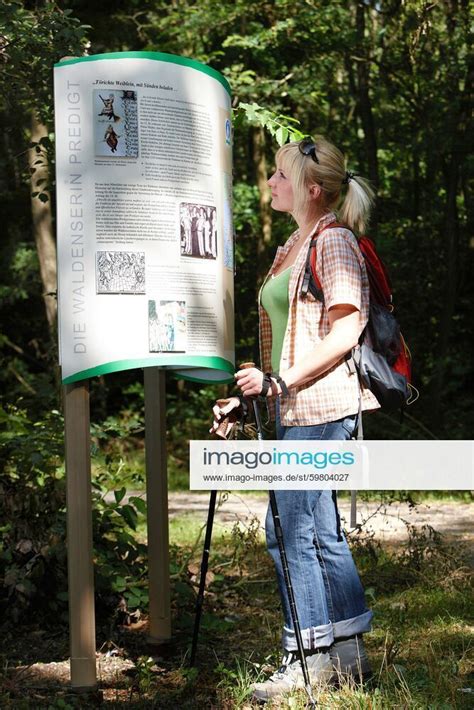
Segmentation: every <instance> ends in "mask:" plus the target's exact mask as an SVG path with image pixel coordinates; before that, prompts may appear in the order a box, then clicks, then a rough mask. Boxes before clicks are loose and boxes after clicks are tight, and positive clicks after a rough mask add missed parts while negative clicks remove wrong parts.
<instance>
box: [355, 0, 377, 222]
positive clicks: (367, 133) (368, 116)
mask: <svg viewBox="0 0 474 710" xmlns="http://www.w3.org/2000/svg"><path fill="white" fill-rule="evenodd" d="M365 8H366V6H365V4H364V3H362V2H360V1H359V2H358V3H357V8H356V32H357V45H358V53H359V55H360V57H361V59H359V60H358V61H357V65H356V66H357V94H358V95H357V104H358V111H359V116H360V120H361V122H362V128H363V131H364V141H365V149H366V152H367V166H368V177H369V179H370V181H371V182H372V184H373V186H374V188H375V190H377V189H378V186H379V165H378V158H377V135H376V130H375V121H374V116H373V112H372V101H371V98H370V94H369V86H370V57H369V55H368V52H367V51H366V47H365ZM376 231H377V214H376V210H374V213H373V216H372V220H371V232H372V234H373V236H375V234H376Z"/></svg>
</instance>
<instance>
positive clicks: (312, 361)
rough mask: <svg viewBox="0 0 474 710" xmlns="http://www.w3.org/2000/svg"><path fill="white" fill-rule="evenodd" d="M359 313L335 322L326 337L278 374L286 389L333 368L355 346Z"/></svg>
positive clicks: (357, 335)
mask: <svg viewBox="0 0 474 710" xmlns="http://www.w3.org/2000/svg"><path fill="white" fill-rule="evenodd" d="M358 325H359V313H358V311H356V312H355V313H354V314H352V313H351V314H350V315H347V316H345V317H344V318H341V319H339V320H336V321H335V322H334V323H333V325H332V328H331V330H330V332H329V333H328V334H327V336H326V337H325V338H324V339H323V340H321V342H320V343H318V345H317V347H315V348H314V349H312V350H310V351H309V352H307V353H306V354H305V355H303V357H302V358H300V359H299V360H298V361H297V362H296V363H295V364H294V365H292V367H290V368H288V370H284V371H282V372H280V376H281V378H282V379H283V380H284V381H285V383H286V385H287V387H288V388H291V387H298V386H300V385H303V384H304V383H305V382H308V381H309V380H313V379H314V378H315V377H319V375H322V374H323V373H324V372H326V371H327V370H329V369H330V368H331V367H333V366H334V365H335V364H336V363H337V362H339V360H340V359H341V358H342V357H344V356H345V355H346V354H347V353H348V352H350V350H352V348H353V347H355V345H357V342H358V337H359V327H358Z"/></svg>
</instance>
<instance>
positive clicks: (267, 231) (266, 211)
mask: <svg viewBox="0 0 474 710" xmlns="http://www.w3.org/2000/svg"><path fill="white" fill-rule="evenodd" d="M252 142H253V163H254V167H255V174H256V178H257V187H258V192H259V200H258V202H259V209H260V223H261V225H262V234H261V236H259V238H258V240H257V280H258V284H260V282H261V280H262V278H263V274H264V272H265V271H266V269H267V264H265V263H263V260H262V258H261V257H262V256H263V255H264V253H265V250H266V249H267V248H268V246H269V245H270V242H271V239H272V210H271V207H270V202H271V194H270V189H269V187H268V185H267V180H268V175H267V170H268V166H267V159H266V157H265V135H264V132H263V128H255V129H254V130H253V131H252ZM262 269H263V270H262Z"/></svg>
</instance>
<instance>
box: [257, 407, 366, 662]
mask: <svg viewBox="0 0 474 710" xmlns="http://www.w3.org/2000/svg"><path fill="white" fill-rule="evenodd" d="M356 419H357V417H356V415H354V416H350V417H345V418H344V419H339V420H338V421H335V422H328V423H327V424H316V425H313V426H291V427H283V426H281V425H280V421H279V412H278V408H277V439H283V440H298V439H299V440H301V439H303V440H318V439H319V440H343V439H350V438H351V435H352V432H353V431H354V429H355V425H356ZM275 495H276V500H277V505H278V512H279V515H280V520H281V525H282V529H283V540H284V544H285V550H286V555H287V558H288V567H289V572H290V578H291V583H292V586H293V590H294V594H295V600H296V608H297V611H298V618H299V623H300V627H301V634H302V637H303V644H304V647H305V648H308V649H315V648H321V647H325V646H330V645H331V644H332V643H333V641H334V640H337V639H338V638H343V637H345V636H352V635H354V634H361V633H364V632H366V631H370V628H371V619H372V612H371V611H369V610H368V609H367V607H366V604H365V597H364V589H363V587H362V584H361V582H360V579H359V575H358V573H357V569H356V566H355V564H354V560H353V559H352V555H351V552H350V550H349V546H348V544H347V541H346V539H345V537H344V534H343V532H342V531H341V529H340V519H339V512H338V509H337V497H336V491H304V490H299V491H287V490H282V491H275ZM265 528H266V536H267V546H268V551H269V553H270V555H271V556H272V558H273V561H274V563H275V568H276V573H277V578H278V587H279V590H280V596H281V601H282V606H283V614H284V618H285V626H284V629H283V648H284V649H287V650H290V651H294V650H296V649H297V645H296V638H295V633H294V630H293V622H292V619H291V613H290V606H289V602H288V595H287V591H286V586H285V581H284V577H283V569H282V565H281V559H280V552H279V549H278V543H277V539H276V535H275V528H274V525H273V517H272V514H271V510H270V507H269V508H268V511H267V518H266V525H265Z"/></svg>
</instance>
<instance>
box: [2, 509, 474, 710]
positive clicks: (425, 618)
mask: <svg viewBox="0 0 474 710" xmlns="http://www.w3.org/2000/svg"><path fill="white" fill-rule="evenodd" d="M202 523H203V520H202V518H201V516H200V515H197V514H196V515H195V514H190V513H187V514H184V515H181V516H179V517H176V518H174V519H173V520H172V521H171V527H170V541H171V557H172V572H173V575H172V611H173V641H172V643H171V644H170V645H168V646H163V647H160V648H159V649H155V650H154V652H151V649H150V647H148V646H147V645H146V639H145V637H144V634H143V632H140V631H138V630H130V629H129V630H127V629H123V628H115V629H111V628H110V625H109V624H105V623H104V624H102V626H101V625H100V623H99V641H98V646H100V645H101V644H102V643H106V644H108V646H107V647H108V648H115V649H117V657H118V658H119V659H124V660H125V659H127V660H128V661H129V662H130V661H132V662H133V664H132V669H131V670H130V671H127V674H125V672H124V671H123V669H122V670H121V671H120V672H119V671H117V674H116V677H106V676H104V677H103V679H102V687H103V691H104V699H103V706H105V707H107V706H109V707H114V708H163V709H165V708H173V710H174V709H175V708H180V709H182V710H185V709H187V708H189V709H193V710H194V709H195V710H201V709H207V708H209V709H211V710H213V709H214V710H230V709H231V708H235V709H236V710H249V708H254V707H255V708H256V707H257V706H256V705H253V704H252V702H251V700H250V686H251V684H252V683H253V682H255V681H257V680H261V679H264V678H265V677H266V676H267V675H268V674H269V672H271V671H272V670H273V669H274V668H275V667H276V666H277V665H278V662H279V656H280V631H281V628H280V627H281V617H280V611H279V600H278V595H277V592H276V584H275V581H274V572H273V569H272V565H271V562H270V560H269V557H268V555H267V553H266V551H265V546H264V541H263V537H262V532H261V530H259V529H258V526H257V525H256V523H255V522H254V521H251V522H250V523H249V524H248V525H247V526H243V525H242V524H240V525H235V526H233V527H231V526H229V525H227V526H224V525H216V527H215V532H214V535H213V542H212V549H211V556H210V567H209V569H210V571H211V573H212V574H211V575H210V579H209V583H208V587H207V592H206V597H205V604H204V613H203V618H202V626H201V634H200V642H199V649H198V659H197V662H198V667H197V668H189V667H188V666H187V660H186V659H187V656H188V653H189V643H190V637H191V633H192V625H193V613H194V603H195V597H196V578H195V572H196V567H197V566H198V563H199V561H200V554H201V549H202V539H201V540H200V539H199V537H200V536H201V538H202ZM139 534H141V535H142V534H143V530H141V531H140V532H139ZM464 553H465V551H463V549H462V548H461V547H459V546H456V547H453V546H451V545H448V544H446V543H445V542H444V541H443V539H442V538H441V537H440V536H436V535H435V536H433V535H432V534H430V533H429V531H424V532H423V533H418V534H417V535H416V536H415V537H413V536H412V538H411V539H410V540H409V542H408V543H407V544H404V545H402V546H400V547H399V548H398V549H396V550H395V551H394V550H393V549H392V548H391V549H388V548H386V549H384V548H383V547H380V546H376V545H374V543H373V541H372V540H371V538H370V537H367V538H365V539H362V540H360V539H359V540H358V542H357V546H356V547H355V548H354V554H355V556H356V559H357V563H358V567H359V569H360V572H361V576H362V579H363V582H364V585H365V587H366V590H367V596H368V600H369V603H370V606H371V608H372V609H373V611H374V625H373V631H372V632H371V633H370V634H367V635H366V637H365V641H366V646H367V649H368V653H369V656H370V659H371V662H372V665H373V669H374V680H373V682H372V684H371V685H369V686H366V687H351V686H348V685H345V686H342V687H341V688H340V689H338V690H328V689H326V690H322V691H321V692H320V693H319V694H318V707H319V708H327V709H331V710H332V709H334V708H341V710H351V709H354V710H355V709H357V710H365V709H367V710H385V709H386V708H414V709H418V708H420V709H421V708H430V709H435V708H436V709H439V710H442V709H444V708H460V709H464V708H466V709H467V708H471V707H472V697H473V696H472V686H473V682H472V677H471V676H470V674H471V673H472V670H473V661H472V642H471V641H470V636H469V633H470V631H471V632H472V626H469V624H472V615H471V614H472V596H470V595H469V589H468V581H469V570H468V568H467V566H466V562H465V558H464ZM99 621H100V620H99ZM26 632H27V630H25V634H26ZM62 633H63V635H64V634H66V633H67V629H62ZM13 636H14V634H13ZM13 636H12V638H13ZM16 637H17V640H18V633H17V634H16ZM30 638H31V637H30ZM3 640H4V644H3V646H4V648H3V654H4V663H3V681H4V682H3V690H0V706H1V707H2V708H26V709H27V710H30V709H32V708H36V707H49V708H64V710H68V708H76V707H84V708H87V707H91V706H93V705H95V700H94V699H91V698H87V699H81V698H80V697H77V696H72V695H71V694H68V693H67V691H66V690H65V689H64V688H63V689H62V690H55V691H51V692H50V693H49V694H48V692H46V694H45V693H44V692H42V693H41V692H40V694H39V697H43V698H45V699H44V702H43V700H41V702H40V701H39V700H38V699H36V700H35V697H36V698H37V697H38V691H37V690H36V691H30V690H28V688H26V687H24V686H23V685H22V683H20V682H19V683H18V684H17V685H15V682H14V680H13V679H12V678H14V676H12V674H11V672H9V670H8V667H9V666H12V665H13V666H14V665H17V664H18V662H19V661H21V660H22V659H21V656H20V655H19V654H21V652H22V651H21V647H20V650H19V651H18V650H17V651H16V652H15V653H16V655H14V654H13V652H11V653H9V649H11V648H13V646H12V644H13V641H11V642H10V641H9V637H8V636H7V637H6V638H5V637H4V639H3ZM61 642H62V643H63V646H64V638H62V639H61ZM25 643H26V644H29V643H30V642H29V637H28V636H27V637H26V638H25ZM30 652H31V649H30ZM23 653H24V654H25V655H26V654H27V651H26V648H23ZM7 659H8V660H7ZM1 675H2V669H1V668H0V679H1ZM469 689H471V692H468V690H469ZM35 693H36V695H35ZM305 706H306V697H305V694H304V692H301V691H298V692H295V693H292V694H290V695H289V696H288V697H286V698H284V699H282V700H281V701H279V702H274V703H273V704H270V705H268V706H267V707H268V708H272V709H273V708H281V709H283V708H291V709H292V710H303V708H305Z"/></svg>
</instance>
